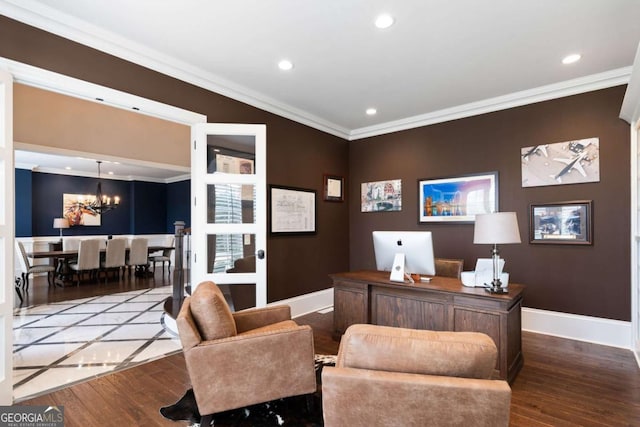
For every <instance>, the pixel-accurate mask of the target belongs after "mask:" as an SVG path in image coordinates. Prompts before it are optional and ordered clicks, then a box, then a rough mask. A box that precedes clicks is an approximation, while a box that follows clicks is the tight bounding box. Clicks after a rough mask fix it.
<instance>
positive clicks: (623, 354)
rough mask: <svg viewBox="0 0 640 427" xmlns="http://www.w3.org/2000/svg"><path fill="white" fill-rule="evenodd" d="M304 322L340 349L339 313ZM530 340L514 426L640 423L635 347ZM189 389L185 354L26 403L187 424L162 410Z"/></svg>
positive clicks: (86, 421) (104, 420)
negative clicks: (334, 333) (336, 335)
mask: <svg viewBox="0 0 640 427" xmlns="http://www.w3.org/2000/svg"><path fill="white" fill-rule="evenodd" d="M45 285H46V284H45ZM81 288H82V286H81ZM297 321H298V323H300V324H308V325H310V326H311V327H312V328H313V330H314V342H315V350H316V353H322V354H336V353H337V351H338V343H337V342H335V341H333V340H332V338H331V329H332V323H333V313H327V314H319V313H313V314H310V315H306V316H304V317H301V318H298V319H297ZM522 341H523V342H522V344H523V352H524V357H525V363H524V367H523V368H522V371H520V374H519V375H518V377H517V378H516V380H515V381H514V383H513V384H512V391H513V393H512V399H511V422H510V425H511V426H523V427H524V426H527V427H529V426H534V427H535V426H633V425H640V369H639V368H638V366H637V364H636V361H635V358H634V357H633V354H632V353H631V352H630V351H628V350H623V349H618V348H613V347H605V346H599V345H595V344H588V343H582V342H578V341H572V340H567V339H562V338H556V337H551V336H546V335H540V334H533V333H528V332H524V333H523V340H522ZM187 388H189V379H188V375H187V371H186V367H185V364H184V358H183V357H182V355H181V354H177V355H174V356H169V357H166V358H163V359H160V360H157V361H154V362H151V363H147V364H145V365H142V366H139V367H135V368H132V369H128V370H125V371H121V372H117V373H115V374H111V375H107V376H104V377H100V378H97V379H95V380H91V381H88V382H85V383H81V384H77V385H75V386H72V387H69V388H66V389H63V390H59V391H56V392H54V393H51V394H48V395H44V396H40V397H38V398H35V399H32V400H29V401H25V402H22V404H23V405H64V407H65V421H66V423H65V425H66V426H67V427H72V426H85V427H91V426H119V427H121V426H125V425H126V426H142V425H145V426H176V425H187V423H176V422H172V421H167V420H165V419H163V418H162V416H161V415H160V414H159V412H158V410H159V409H160V407H162V406H166V405H169V404H171V403H174V402H175V401H177V400H178V399H179V398H180V397H181V396H182V394H183V393H184V391H185V390H186V389H187Z"/></svg>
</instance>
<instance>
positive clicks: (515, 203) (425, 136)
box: [349, 86, 631, 321]
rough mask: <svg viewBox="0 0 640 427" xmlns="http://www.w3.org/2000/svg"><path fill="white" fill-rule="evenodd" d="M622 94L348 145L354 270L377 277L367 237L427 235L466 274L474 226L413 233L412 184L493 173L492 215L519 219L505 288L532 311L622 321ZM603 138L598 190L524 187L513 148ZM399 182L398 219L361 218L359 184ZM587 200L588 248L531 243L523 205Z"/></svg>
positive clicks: (627, 288)
mask: <svg viewBox="0 0 640 427" xmlns="http://www.w3.org/2000/svg"><path fill="white" fill-rule="evenodd" d="M624 91H625V87H624V86H620V87H615V88H611V89H606V90H600V91H596V92H590V93H586V94H582V95H576V96H571V97H566V98H562V99H557V100H553V101H547V102H541V103H538V104H533V105H528V106H524V107H519V108H513V109H509V110H505V111H499V112H495V113H490V114H485V115H482V116H477V117H472V118H467V119H461V120H455V121H452V122H447V123H442V124H437V125H432V126H427V127H423V128H419V129H413V130H408V131H403V132H397V133H394V134H389V135H382V136H378V137H373V138H369V139H366V140H361V141H357V142H352V143H350V152H349V157H350V162H349V171H350V176H349V178H350V179H349V181H350V184H349V190H350V194H351V196H350V198H349V201H350V208H349V210H350V214H349V215H350V243H351V246H350V254H351V269H366V268H375V261H374V257H373V244H372V241H371V231H373V230H401V229H407V230H430V231H432V232H433V235H434V251H435V254H436V256H438V257H454V258H464V260H465V270H472V269H473V267H474V265H475V261H476V259H477V258H478V257H489V256H490V253H489V251H490V248H489V247H487V246H486V245H474V244H473V243H472V241H473V225H471V224H461V225H453V224H436V225H433V224H429V225H426V224H418V207H417V203H418V202H417V200H418V186H417V180H418V179H419V178H437V177H448V176H456V175H462V174H471V173H480V172H489V171H498V172H499V207H500V210H501V211H516V212H517V214H518V221H519V225H520V234H521V236H522V238H523V243H522V244H519V245H502V246H501V249H500V251H501V255H502V256H503V257H504V258H505V259H506V262H507V264H506V266H505V270H506V271H508V272H509V273H510V276H511V281H513V282H518V283H522V284H525V285H526V286H527V291H526V294H525V298H524V305H525V306H527V307H532V308H539V309H545V310H553V311H560V312H567V313H575V314H582V315H589V316H596V317H604V318H610V319H617V320H625V321H629V320H630V318H631V310H630V306H631V303H630V292H631V285H630V235H631V234H630V233H631V231H630V157H629V156H630V142H629V141H630V133H629V125H628V124H627V123H625V122H623V121H622V120H621V119H619V118H618V114H619V112H620V106H621V105H622V99H623V97H624ZM589 137H598V138H600V182H597V183H588V184H574V185H557V186H550V187H535V188H522V186H521V169H520V168H521V165H520V149H521V148H522V147H528V146H533V145H538V144H549V143H555V142H562V141H570V140H576V139H582V138H589ZM398 178H401V179H402V192H403V197H402V211H401V212H386V213H361V212H360V200H359V198H360V184H361V183H363V182H368V181H381V180H387V179H398ZM582 199H590V200H593V204H594V205H593V209H594V211H593V224H594V243H593V245H592V246H572V245H568V246H563V245H532V244H530V243H528V236H529V231H528V222H529V204H530V203H532V202H541V203H545V202H560V201H569V200H582Z"/></svg>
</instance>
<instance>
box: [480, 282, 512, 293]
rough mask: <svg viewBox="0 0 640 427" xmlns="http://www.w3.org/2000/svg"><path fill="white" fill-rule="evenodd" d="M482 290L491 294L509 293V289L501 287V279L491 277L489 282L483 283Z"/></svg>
mask: <svg viewBox="0 0 640 427" xmlns="http://www.w3.org/2000/svg"><path fill="white" fill-rule="evenodd" d="M484 290H485V291H487V292H489V293H492V294H508V293H509V289H507V288H506V287H505V288H503V287H502V281H501V280H500V279H493V281H492V282H491V284H487V283H485V284H484Z"/></svg>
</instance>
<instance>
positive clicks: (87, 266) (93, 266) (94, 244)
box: [69, 239, 100, 286]
mask: <svg viewBox="0 0 640 427" xmlns="http://www.w3.org/2000/svg"><path fill="white" fill-rule="evenodd" d="M69 268H71V270H72V271H73V272H74V273H75V274H76V276H77V280H78V281H77V283H76V285H78V286H79V285H80V278H81V276H82V274H83V273H85V272H89V273H90V274H96V273H97V271H98V269H99V268H100V239H84V240H80V245H79V246H78V261H77V262H74V263H71V264H69ZM96 277H97V275H96Z"/></svg>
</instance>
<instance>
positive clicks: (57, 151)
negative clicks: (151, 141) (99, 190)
mask: <svg viewBox="0 0 640 427" xmlns="http://www.w3.org/2000/svg"><path fill="white" fill-rule="evenodd" d="M13 148H14V149H15V150H24V151H32V152H36V153H44V154H54V155H59V156H65V157H85V158H89V159H91V158H95V157H96V156H97V155H96V154H93V153H87V152H84V151H77V150H69V149H66V148H57V147H49V146H45V145H36V144H29V143H26V142H20V141H14V144H13ZM99 159H100V160H103V161H109V162H114V163H118V162H119V163H128V164H135V165H139V166H144V167H149V168H155V169H165V170H170V171H176V172H183V174H181V175H178V176H175V177H173V178H167V179H163V178H155V177H149V176H144V175H131V176H129V175H127V176H118V175H101V176H100V178H102V179H113V180H119V181H145V182H157V183H160V184H171V183H174V182H179V181H185V180H189V179H191V170H190V169H189V168H188V167H185V166H176V165H169V164H166V163H157V162H149V161H146V160H134V159H127V158H123V157H117V156H110V155H102V154H101V155H99ZM15 168H16V169H27V170H30V171H32V172H42V173H55V174H58V175H69V176H83V177H87V178H98V173H97V172H82V171H78V170H66V169H60V168H43V167H38V165H36V164H24V163H20V164H16V165H15Z"/></svg>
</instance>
